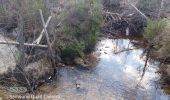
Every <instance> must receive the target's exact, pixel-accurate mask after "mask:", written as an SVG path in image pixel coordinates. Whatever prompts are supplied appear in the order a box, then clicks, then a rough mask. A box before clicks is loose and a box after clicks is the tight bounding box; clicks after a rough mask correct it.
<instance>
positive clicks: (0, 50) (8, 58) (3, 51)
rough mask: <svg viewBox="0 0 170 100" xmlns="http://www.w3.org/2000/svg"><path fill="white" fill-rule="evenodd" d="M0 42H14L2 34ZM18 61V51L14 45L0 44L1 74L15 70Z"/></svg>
mask: <svg viewBox="0 0 170 100" xmlns="http://www.w3.org/2000/svg"><path fill="white" fill-rule="evenodd" d="M0 41H12V40H10V39H8V38H6V37H4V36H3V35H1V34H0ZM17 59H18V49H17V48H16V46H14V45H7V44H0V74H4V73H7V71H8V69H11V70H14V69H15V67H16V60H17Z"/></svg>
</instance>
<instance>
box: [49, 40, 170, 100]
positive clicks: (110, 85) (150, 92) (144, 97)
mask: <svg viewBox="0 0 170 100" xmlns="http://www.w3.org/2000/svg"><path fill="white" fill-rule="evenodd" d="M129 48H134V47H133V44H131V42H130V40H128V39H116V40H112V39H103V40H102V41H100V42H99V43H98V44H97V46H96V50H95V52H94V55H99V54H100V55H99V61H98V63H97V65H96V66H94V68H95V69H94V70H93V71H87V70H85V71H82V70H79V69H77V68H71V67H63V68H61V69H60V70H59V73H60V77H59V80H58V81H57V82H55V83H56V85H57V86H56V88H54V89H52V90H51V91H50V92H49V93H50V94H57V95H60V97H61V98H60V100H70V99H72V100H168V99H169V96H168V95H166V94H164V92H163V90H161V89H160V87H159V84H157V80H159V75H158V74H157V73H155V72H156V71H157V68H158V66H157V65H158V64H157V63H155V64H151V63H148V66H149V67H147V70H146V72H145V75H144V77H143V79H142V80H141V75H142V72H143V67H144V64H145V61H144V59H143V57H141V54H142V52H143V51H142V49H134V50H127V51H125V52H121V53H118V54H115V52H118V51H121V50H124V49H129ZM77 82H78V84H80V88H79V89H77V88H76V84H77Z"/></svg>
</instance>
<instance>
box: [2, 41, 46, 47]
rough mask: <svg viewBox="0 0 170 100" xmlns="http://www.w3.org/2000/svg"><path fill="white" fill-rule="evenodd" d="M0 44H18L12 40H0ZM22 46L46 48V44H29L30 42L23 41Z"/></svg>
mask: <svg viewBox="0 0 170 100" xmlns="http://www.w3.org/2000/svg"><path fill="white" fill-rule="evenodd" d="M0 44H7V45H19V42H14V41H0ZM24 46H31V47H39V48H48V45H40V44H30V43H24Z"/></svg>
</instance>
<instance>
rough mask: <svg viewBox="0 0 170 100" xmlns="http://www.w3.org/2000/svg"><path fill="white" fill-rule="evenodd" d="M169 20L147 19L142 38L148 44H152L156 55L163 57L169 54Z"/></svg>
mask: <svg viewBox="0 0 170 100" xmlns="http://www.w3.org/2000/svg"><path fill="white" fill-rule="evenodd" d="M169 28H170V27H169V21H168V20H165V19H162V20H159V21H151V20H149V21H148V24H147V27H146V28H145V33H144V38H145V39H147V40H148V42H149V44H152V45H154V48H155V49H154V51H156V52H157V54H156V56H158V57H164V56H168V55H169V54H170V30H169Z"/></svg>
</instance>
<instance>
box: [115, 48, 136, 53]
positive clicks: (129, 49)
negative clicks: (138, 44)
mask: <svg viewBox="0 0 170 100" xmlns="http://www.w3.org/2000/svg"><path fill="white" fill-rule="evenodd" d="M136 49H139V48H127V49H124V50H120V51H117V52H114V54H118V53H122V52H126V51H131V50H136Z"/></svg>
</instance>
